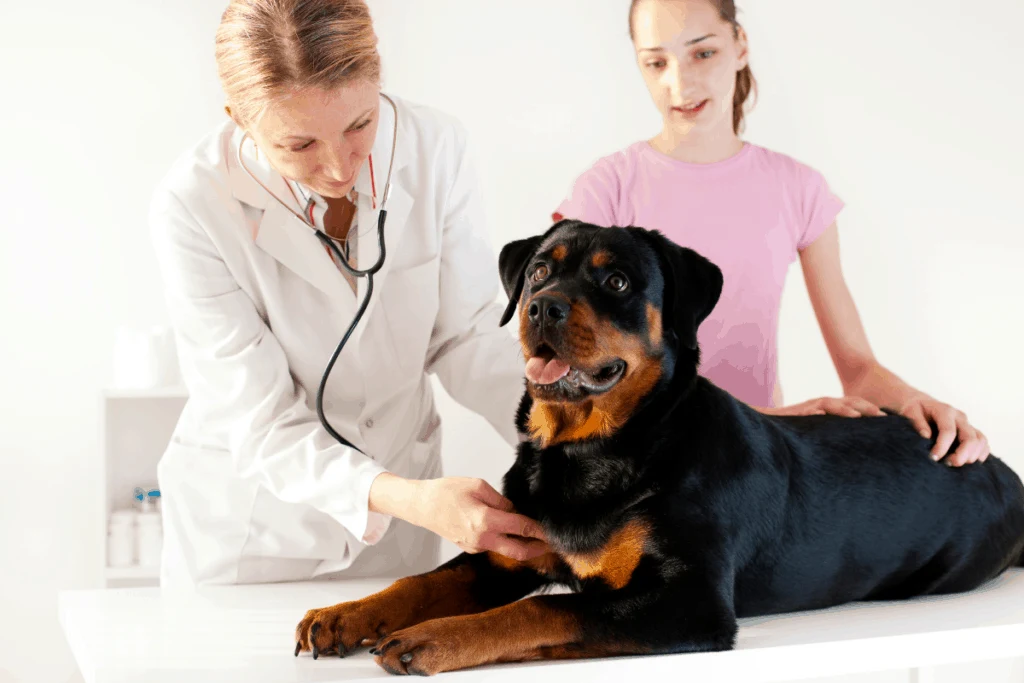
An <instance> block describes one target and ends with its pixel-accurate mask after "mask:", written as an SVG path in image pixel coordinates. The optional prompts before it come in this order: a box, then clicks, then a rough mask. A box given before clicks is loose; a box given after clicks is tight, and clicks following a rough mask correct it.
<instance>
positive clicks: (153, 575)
mask: <svg viewBox="0 0 1024 683" xmlns="http://www.w3.org/2000/svg"><path fill="white" fill-rule="evenodd" d="M104 571H105V576H106V578H107V579H108V580H109V579H159V578H160V567H139V566H137V565H136V566H131V567H107V568H106V569H105V570H104Z"/></svg>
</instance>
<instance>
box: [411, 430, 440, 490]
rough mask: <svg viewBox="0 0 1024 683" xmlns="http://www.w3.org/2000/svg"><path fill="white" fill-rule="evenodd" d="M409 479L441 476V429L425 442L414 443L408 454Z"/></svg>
mask: <svg viewBox="0 0 1024 683" xmlns="http://www.w3.org/2000/svg"><path fill="white" fill-rule="evenodd" d="M409 459H410V463H409V473H408V475H407V476H408V478H410V479H436V478H437V477H440V476H442V474H441V466H440V465H441V428H440V427H438V428H437V429H436V430H435V431H434V433H433V434H432V435H431V436H430V437H429V438H428V439H427V440H426V441H415V442H413V445H412V450H411V452H410V454H409Z"/></svg>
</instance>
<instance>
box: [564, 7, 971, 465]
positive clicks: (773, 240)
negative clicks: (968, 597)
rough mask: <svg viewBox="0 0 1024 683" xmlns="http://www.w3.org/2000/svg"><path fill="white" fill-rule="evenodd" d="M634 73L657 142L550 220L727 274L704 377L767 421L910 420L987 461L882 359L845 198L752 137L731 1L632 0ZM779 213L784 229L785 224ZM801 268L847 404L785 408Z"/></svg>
mask: <svg viewBox="0 0 1024 683" xmlns="http://www.w3.org/2000/svg"><path fill="white" fill-rule="evenodd" d="M629 21H630V25H629V28H630V35H631V37H632V39H633V44H634V47H635V49H636V57H637V63H638V65H639V67H640V71H641V74H642V75H643V78H644V82H645V83H646V85H647V88H648V90H649V91H650V94H651V97H652V98H653V100H654V104H655V105H656V106H657V108H658V110H659V111H660V113H661V115H662V117H663V127H662V130H661V132H660V133H659V134H658V135H656V136H655V137H654V138H652V139H650V140H644V141H641V142H637V143H634V144H633V145H630V146H629V147H627V148H626V149H624V150H621V151H619V152H616V153H615V154H611V155H609V156H606V157H604V158H602V159H600V160H598V161H597V163H595V164H594V165H593V167H591V168H590V169H588V170H587V171H585V172H584V173H583V174H582V175H580V176H579V178H578V179H577V180H576V182H575V184H574V185H573V187H572V191H571V193H570V194H569V196H568V197H567V198H566V199H565V201H564V202H563V203H562V204H561V205H560V206H559V207H558V209H557V210H556V212H555V214H554V216H553V218H554V219H555V220H559V219H561V218H563V217H564V218H576V219H579V220H583V221H587V222H590V223H595V224H598V225H605V226H611V225H639V226H641V227H645V228H650V229H657V230H660V231H661V232H663V233H664V234H665V235H666V236H668V237H669V238H671V239H673V240H674V241H676V242H677V243H679V244H682V245H683V246H687V247H690V248H693V249H695V250H696V251H698V252H700V253H701V254H702V255H704V256H706V257H707V258H709V259H711V260H712V261H713V262H714V263H715V264H716V265H718V266H719V267H720V268H721V269H722V271H723V274H724V277H725V285H724V289H723V291H722V297H721V299H720V300H719V302H718V305H717V306H716V308H715V309H714V311H712V313H711V315H710V316H709V317H708V319H707V320H705V321H704V323H703V325H702V326H701V328H700V331H699V336H698V339H699V343H700V348H701V354H702V358H701V360H702V363H701V369H700V373H701V374H702V375H704V376H705V377H707V378H708V379H710V380H711V381H713V382H714V383H715V384H717V385H718V386H720V387H722V388H723V389H725V390H727V391H729V392H730V393H732V394H733V395H734V396H735V397H737V398H739V399H741V400H743V401H746V402H747V403H749V404H751V405H753V406H755V407H758V409H759V410H761V411H762V412H765V413H771V414H776V415H783V414H785V415H801V414H814V413H835V414H839V415H849V416H851V417H855V416H862V415H877V414H880V411H879V408H878V406H882V407H885V408H889V409H892V410H894V411H897V412H899V413H901V414H903V415H905V416H907V417H908V418H910V419H911V420H912V421H913V423H914V425H915V426H916V427H917V428H918V430H919V431H920V432H921V434H922V435H923V436H925V437H926V438H930V437H932V436H935V435H934V434H933V431H932V427H931V426H930V425H929V422H932V423H934V424H935V425H936V426H937V428H938V434H937V438H936V441H935V444H934V447H933V449H932V451H931V455H932V457H933V458H934V459H936V460H938V459H940V458H942V457H943V456H946V455H947V454H949V452H950V447H951V445H952V444H953V442H954V439H959V447H958V448H957V449H956V451H955V452H953V453H952V454H950V455H949V457H947V458H946V460H945V462H946V463H947V464H950V465H957V466H959V465H964V464H967V463H971V462H975V461H977V460H984V459H985V458H986V457H988V453H989V448H988V442H987V439H986V438H985V435H984V434H982V433H981V432H980V431H979V430H978V429H976V428H975V427H973V426H972V425H971V424H970V423H969V422H968V420H967V418H966V416H965V415H964V414H963V413H962V412H961V411H959V410H957V409H955V408H953V407H952V406H950V405H948V404H946V403H943V402H941V401H938V400H936V399H934V398H932V397H931V396H928V395H927V394H925V393H924V392H921V391H918V390H917V389H914V388H913V387H911V386H909V385H907V384H906V383H905V382H904V381H903V380H901V379H900V378H899V377H897V376H896V375H895V374H893V373H892V372H891V371H889V370H888V369H886V368H885V367H883V366H882V365H881V364H880V363H879V362H878V361H877V360H876V358H875V356H874V354H873V352H872V350H871V347H870V345H869V344H868V339H867V336H866V334H865V331H864V328H863V325H862V324H861V321H860V317H859V315H858V313H857V309H856V306H855V304H854V301H853V298H852V297H851V295H850V292H849V289H848V288H847V285H846V282H845V281H844V278H843V275H842V270H841V267H840V258H839V237H838V232H837V228H836V216H837V214H838V213H839V210H840V209H841V208H842V206H843V203H842V201H841V200H840V199H839V198H838V197H836V196H835V195H834V194H833V193H832V192H831V191H830V190H829V187H828V184H827V183H826V181H825V179H824V178H823V177H822V175H821V174H820V173H818V172H817V171H815V170H814V169H812V168H810V167H808V166H806V165H804V164H802V163H800V162H798V161H796V160H794V159H792V158H790V157H788V156H786V155H784V154H780V153H778V152H774V151H771V150H768V149H765V148H763V147H759V146H757V145H753V144H751V143H749V142H746V141H744V140H742V139H741V138H740V136H739V132H740V130H741V129H742V125H743V117H744V110H743V107H744V103H745V102H746V101H747V98H748V96H749V95H750V93H751V92H752V90H753V88H754V77H753V75H752V73H751V69H750V66H749V64H748V61H749V57H748V50H747V36H746V33H745V32H744V29H743V28H742V27H741V26H740V25H739V23H738V22H737V20H736V6H735V3H734V2H733V0H633V1H632V4H631V7H630V14H629ZM780 217H781V220H780ZM797 257H799V259H800V263H801V266H802V268H803V275H804V279H805V281H806V283H807V291H808V294H809V295H810V300H811V304H812V306H813V308H814V311H815V315H816V317H817V319H818V322H819V325H820V327H821V332H822V335H823V336H824V339H825V343H826V345H827V347H828V350H829V353H830V354H831V357H832V360H833V362H834V364H835V368H836V370H837V372H838V374H839V378H840V380H841V382H842V386H843V392H844V394H845V396H844V398H819V399H814V400H811V401H807V402H804V403H801V404H798V405H792V406H785V407H783V399H782V388H781V386H780V385H779V382H778V379H777V349H776V336H777V322H778V311H779V303H780V301H781V296H782V286H783V283H784V281H785V277H786V272H787V270H788V267H789V264H790V263H791V262H792V261H794V260H796V259H797Z"/></svg>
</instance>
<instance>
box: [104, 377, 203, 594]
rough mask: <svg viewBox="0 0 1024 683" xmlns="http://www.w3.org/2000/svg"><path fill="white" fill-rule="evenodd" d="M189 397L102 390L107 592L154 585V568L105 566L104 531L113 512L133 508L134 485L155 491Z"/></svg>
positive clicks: (175, 390)
mask: <svg viewBox="0 0 1024 683" xmlns="http://www.w3.org/2000/svg"><path fill="white" fill-rule="evenodd" d="M187 399H188V394H187V392H186V391H185V390H184V388H182V387H168V388H159V389H138V390H136V389H106V390H104V391H103V394H102V398H101V402H102V408H101V415H102V425H103V427H102V429H103V436H102V442H103V467H104V473H103V478H102V481H103V560H102V561H103V572H102V574H103V583H104V585H105V587H107V588H120V587H136V586H156V585H157V584H158V583H159V568H158V567H140V566H137V565H136V566H130V567H109V566H107V557H108V552H107V529H108V526H109V522H110V513H111V512H112V511H113V510H119V509H123V508H129V507H132V504H133V501H134V498H133V493H132V492H133V490H134V488H135V487H136V486H141V487H143V488H146V489H151V488H159V486H158V484H157V477H156V467H157V463H158V462H159V461H160V458H161V457H162V456H163V453H164V449H166V448H167V444H168V442H169V441H170V438H171V433H172V432H173V431H174V427H175V425H176V424H177V423H178V418H179V417H180V416H181V411H182V408H184V406H185V401H186V400H187Z"/></svg>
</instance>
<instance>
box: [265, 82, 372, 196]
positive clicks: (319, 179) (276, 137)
mask: <svg viewBox="0 0 1024 683" xmlns="http://www.w3.org/2000/svg"><path fill="white" fill-rule="evenodd" d="M379 92H380V88H379V86H378V85H377V84H376V83H372V82H369V81H356V82H353V83H351V84H348V85H345V86H342V87H340V88H338V89H336V90H333V91H330V92H327V91H324V90H315V89H310V90H300V91H296V92H294V93H292V94H291V95H290V96H289V97H287V98H284V99H281V100H278V101H276V102H274V103H273V104H271V105H270V106H269V107H268V108H267V110H266V112H265V113H264V114H263V116H262V118H260V120H259V122H258V123H257V124H256V125H255V126H253V127H252V128H251V129H250V131H249V132H250V133H251V134H252V136H253V139H255V141H256V144H257V145H258V146H259V149H260V152H264V153H266V155H267V158H268V159H269V160H270V163H271V164H272V165H273V167H274V168H275V169H277V171H278V172H279V173H281V175H283V176H285V177H286V178H291V179H292V180H297V181H298V182H300V183H302V184H303V185H305V186H306V187H308V188H309V189H311V190H313V191H315V192H318V193H320V194H321V195H323V196H324V197H333V198H339V197H344V196H345V195H346V194H348V192H349V190H351V189H352V186H353V185H354V184H355V182H356V178H357V177H358V175H359V170H360V169H361V168H362V166H363V163H364V162H365V161H366V158H367V157H368V156H369V155H370V150H371V149H372V148H373V141H374V139H375V138H376V136H377V122H378V114H379V112H380V100H379V98H378V94H379Z"/></svg>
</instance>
